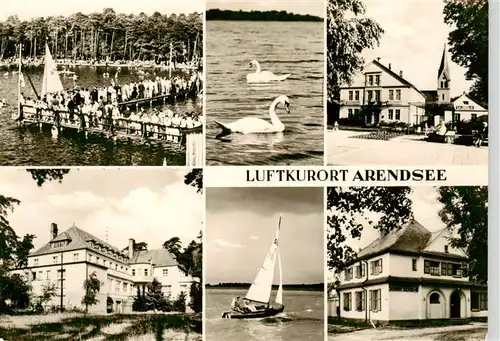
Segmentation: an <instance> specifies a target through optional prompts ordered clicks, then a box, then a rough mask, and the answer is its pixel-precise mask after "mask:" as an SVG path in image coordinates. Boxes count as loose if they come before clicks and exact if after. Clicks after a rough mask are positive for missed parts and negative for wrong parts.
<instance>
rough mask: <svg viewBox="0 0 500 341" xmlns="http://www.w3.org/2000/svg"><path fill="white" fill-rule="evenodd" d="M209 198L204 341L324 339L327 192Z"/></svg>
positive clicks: (265, 191)
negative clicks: (325, 209) (325, 203)
mask: <svg viewBox="0 0 500 341" xmlns="http://www.w3.org/2000/svg"><path fill="white" fill-rule="evenodd" d="M206 195H207V197H206V198H207V199H206V203H207V204H206V225H205V243H206V246H205V249H204V252H205V254H204V264H205V282H204V283H205V293H204V296H205V306H204V312H205V316H204V318H205V329H204V336H205V340H207V341H224V340H248V341H254V340H255V341H257V340H283V341H284V340H287V341H288V340H307V341H309V340H310V341H317V340H323V339H324V338H325V284H324V264H325V263H324V189H323V188H271V187H269V188H207V189H206Z"/></svg>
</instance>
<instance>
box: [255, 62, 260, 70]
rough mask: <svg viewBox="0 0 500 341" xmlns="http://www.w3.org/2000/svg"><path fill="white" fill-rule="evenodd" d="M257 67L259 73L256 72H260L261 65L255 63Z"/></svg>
mask: <svg viewBox="0 0 500 341" xmlns="http://www.w3.org/2000/svg"><path fill="white" fill-rule="evenodd" d="M255 66H256V67H257V71H256V72H260V64H259V62H258V61H255Z"/></svg>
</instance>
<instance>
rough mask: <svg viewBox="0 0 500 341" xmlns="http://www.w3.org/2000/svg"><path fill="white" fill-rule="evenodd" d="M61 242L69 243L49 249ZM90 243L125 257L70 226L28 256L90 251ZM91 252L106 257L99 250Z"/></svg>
mask: <svg viewBox="0 0 500 341" xmlns="http://www.w3.org/2000/svg"><path fill="white" fill-rule="evenodd" d="M63 240H69V243H68V244H67V245H66V246H62V247H58V248H52V247H51V243H52V242H56V241H63ZM92 242H94V243H97V244H100V245H102V246H104V247H105V248H106V249H110V250H113V251H114V252H116V253H119V254H120V255H122V256H125V257H126V255H124V254H123V253H122V252H121V251H120V250H119V249H118V248H116V247H114V246H113V245H111V244H109V243H106V242H105V241H103V240H101V239H99V238H97V237H95V236H93V235H92V234H90V233H88V232H86V231H83V230H81V229H79V228H78V227H76V226H72V227H70V228H69V229H67V230H66V231H64V232H62V233H60V234H59V235H57V236H56V237H55V238H54V239H52V240H51V241H50V242H48V243H46V244H45V245H44V246H42V247H41V248H39V249H38V250H36V251H34V252H33V253H31V254H30V256H40V255H45V254H50V253H59V252H65V251H72V250H79V249H86V248H88V249H90V248H92ZM92 251H94V252H98V253H101V254H103V255H106V253H105V252H101V251H100V250H97V249H95V248H92Z"/></svg>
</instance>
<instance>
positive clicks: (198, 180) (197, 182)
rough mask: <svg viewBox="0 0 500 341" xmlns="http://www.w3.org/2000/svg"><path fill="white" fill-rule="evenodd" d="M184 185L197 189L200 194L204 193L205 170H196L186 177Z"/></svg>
mask: <svg viewBox="0 0 500 341" xmlns="http://www.w3.org/2000/svg"><path fill="white" fill-rule="evenodd" d="M184 183H185V184H186V185H191V186H193V187H196V188H197V192H198V193H203V169H201V168H195V169H193V170H192V171H191V172H189V173H187V174H186V175H185V176H184Z"/></svg>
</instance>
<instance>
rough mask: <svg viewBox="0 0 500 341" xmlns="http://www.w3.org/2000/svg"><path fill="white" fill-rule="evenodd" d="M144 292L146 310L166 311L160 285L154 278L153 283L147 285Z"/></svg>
mask: <svg viewBox="0 0 500 341" xmlns="http://www.w3.org/2000/svg"><path fill="white" fill-rule="evenodd" d="M147 289H148V290H147V292H146V306H147V307H148V310H161V311H166V306H167V300H166V299H165V296H164V295H163V291H162V285H161V283H160V282H159V281H158V280H157V279H156V278H154V279H153V282H151V283H148V285H147Z"/></svg>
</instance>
